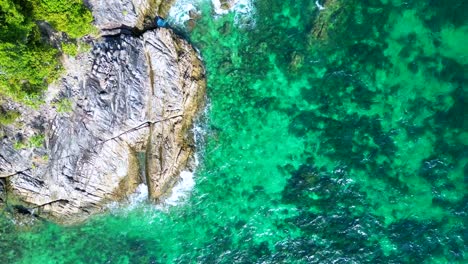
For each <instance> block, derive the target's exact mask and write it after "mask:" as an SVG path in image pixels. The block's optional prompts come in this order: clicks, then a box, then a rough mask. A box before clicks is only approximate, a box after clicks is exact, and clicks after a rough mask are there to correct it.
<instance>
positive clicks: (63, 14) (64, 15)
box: [30, 0, 93, 38]
mask: <svg viewBox="0 0 468 264" xmlns="http://www.w3.org/2000/svg"><path fill="white" fill-rule="evenodd" d="M30 1H31V0H30ZM31 2H33V3H34V16H35V18H36V19H38V20H45V21H48V22H49V23H50V24H51V25H52V26H53V27H54V28H55V29H57V30H58V31H63V32H66V33H67V34H68V35H69V36H70V37H72V38H79V37H82V36H84V35H86V34H89V33H90V32H92V31H93V27H92V25H91V22H92V21H93V16H92V15H91V12H90V11H89V10H88V9H87V8H86V7H85V6H84V5H83V1H82V0H32V1H31Z"/></svg>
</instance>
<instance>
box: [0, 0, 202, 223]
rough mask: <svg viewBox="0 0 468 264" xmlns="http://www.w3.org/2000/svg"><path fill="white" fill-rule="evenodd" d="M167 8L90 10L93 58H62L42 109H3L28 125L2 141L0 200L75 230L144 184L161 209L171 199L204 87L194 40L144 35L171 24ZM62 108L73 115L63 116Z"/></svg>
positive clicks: (6, 131) (118, 5)
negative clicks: (162, 22) (160, 22)
mask: <svg viewBox="0 0 468 264" xmlns="http://www.w3.org/2000/svg"><path fill="white" fill-rule="evenodd" d="M134 2H141V3H134ZM161 2H162V1H123V2H122V1H105V2H98V1H90V2H89V4H90V6H91V8H92V11H93V15H94V16H95V23H96V26H97V27H98V28H99V29H100V30H101V32H103V34H102V35H103V36H102V37H101V38H100V39H90V40H89V42H90V43H92V45H93V48H92V50H91V51H90V52H88V53H84V54H81V55H79V56H78V57H77V58H64V66H65V69H66V72H65V74H64V76H63V78H62V79H61V80H60V81H58V82H57V83H56V84H54V85H52V86H51V87H49V90H48V91H47V94H46V96H45V97H46V102H47V103H46V104H44V105H43V106H41V107H40V108H39V109H31V108H29V107H26V106H23V105H20V104H16V103H14V102H8V103H7V104H6V106H4V107H8V110H10V111H11V110H14V111H17V112H19V113H21V117H20V118H19V119H18V120H17V122H16V123H14V124H12V125H9V126H6V127H4V128H2V132H1V133H2V140H1V141H0V181H1V183H0V200H1V201H3V202H4V203H5V202H6V203H8V204H9V205H10V206H11V205H21V206H22V207H24V208H25V209H26V211H28V212H31V213H32V212H34V213H35V214H37V215H39V216H41V217H45V218H48V219H52V220H54V221H56V222H59V223H74V222H77V221H81V220H84V219H86V218H87V217H88V216H90V215H92V214H95V213H97V212H100V211H102V210H103V209H104V208H105V205H106V204H107V203H109V202H111V201H121V200H124V199H126V197H128V196H129V195H130V194H131V193H133V192H134V191H135V189H136V188H137V186H138V185H139V184H141V183H145V184H146V185H147V186H148V193H149V197H150V199H151V200H153V201H156V202H157V201H158V200H159V199H160V197H162V196H164V195H165V194H167V193H168V192H169V191H170V189H171V187H172V186H173V185H174V184H175V182H177V180H178V175H179V173H180V171H181V170H183V169H185V168H187V166H190V165H189V163H190V159H191V158H192V157H193V153H194V144H193V135H191V127H192V125H193V120H194V118H195V117H196V115H197V113H198V112H199V110H200V109H201V108H202V107H203V104H204V98H205V86H206V83H205V73H204V68H203V65H202V62H201V59H200V57H199V55H198V53H197V52H196V51H195V50H194V49H193V48H192V47H191V46H190V44H189V43H188V42H187V41H185V40H183V39H182V38H180V37H179V36H178V35H176V34H175V33H174V32H173V31H172V30H171V29H167V28H154V27H151V28H150V29H148V27H146V26H145V22H144V21H146V20H149V21H151V18H154V16H155V15H164V14H161V13H159V10H160V9H161V8H162V9H164V10H166V11H165V12H167V6H163V5H162V4H161ZM166 2H167V1H166ZM158 3H159V4H158ZM136 5H137V6H138V8H135V6H136ZM155 6H158V9H157V10H152V11H151V12H149V11H148V10H146V11H145V9H144V8H154V7H155ZM117 13H118V14H122V15H123V16H124V18H119V17H118V16H116V15H115V14H117ZM113 14H114V15H113ZM148 14H149V15H148ZM117 28H130V29H136V30H138V31H139V32H141V34H132V33H131V32H132V31H131V30H130V31H126V32H125V33H123V32H117V33H115V30H113V29H117ZM109 30H111V31H112V30H113V31H112V32H113V34H110V35H109V34H105V32H109ZM129 32H130V33H129ZM64 102H65V103H66V105H69V107H68V108H69V109H65V110H64V109H61V107H58V106H59V105H60V104H63V103H64ZM62 108H63V107H62ZM32 139H34V141H33V140H32ZM19 143H21V144H19Z"/></svg>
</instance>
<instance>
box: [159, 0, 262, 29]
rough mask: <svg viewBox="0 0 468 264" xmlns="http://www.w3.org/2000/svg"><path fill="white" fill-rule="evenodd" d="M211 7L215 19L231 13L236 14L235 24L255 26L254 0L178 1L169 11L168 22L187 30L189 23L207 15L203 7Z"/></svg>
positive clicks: (244, 26) (245, 26)
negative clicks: (195, 18)
mask: <svg viewBox="0 0 468 264" xmlns="http://www.w3.org/2000/svg"><path fill="white" fill-rule="evenodd" d="M206 5H210V8H209V9H208V10H210V12H211V15H212V17H213V18H215V19H216V18H219V17H221V16H224V15H227V14H229V13H233V14H234V24H235V25H236V26H239V27H243V28H247V27H253V26H255V19H254V15H255V13H256V12H255V6H254V0H227V1H223V2H222V1H221V0H177V1H176V2H175V3H174V4H173V5H172V7H171V9H170V10H169V16H168V21H169V23H170V24H172V25H173V26H175V27H179V28H182V29H185V28H186V27H187V26H186V25H187V22H188V21H189V20H191V19H193V18H194V17H199V16H202V15H206V14H204V13H203V11H202V10H207V9H204V8H203V7H204V6H206Z"/></svg>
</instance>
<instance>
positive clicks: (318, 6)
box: [315, 0, 325, 10]
mask: <svg viewBox="0 0 468 264" xmlns="http://www.w3.org/2000/svg"><path fill="white" fill-rule="evenodd" d="M315 5H316V6H317V8H318V9H319V10H325V7H324V6H323V5H321V4H320V3H319V1H318V0H317V1H315Z"/></svg>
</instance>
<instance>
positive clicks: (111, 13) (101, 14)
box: [88, 0, 173, 29]
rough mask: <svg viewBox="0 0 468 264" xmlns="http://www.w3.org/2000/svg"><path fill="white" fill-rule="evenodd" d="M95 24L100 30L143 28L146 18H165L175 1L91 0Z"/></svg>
mask: <svg viewBox="0 0 468 264" xmlns="http://www.w3.org/2000/svg"><path fill="white" fill-rule="evenodd" d="M88 2H89V5H90V7H91V9H92V10H93V14H94V18H95V24H96V26H97V27H98V28H100V29H109V28H117V27H120V26H122V25H125V26H128V27H131V28H139V29H142V28H143V24H144V20H145V19H146V18H154V17H155V16H156V15H159V16H162V17H165V16H166V15H167V12H168V11H169V8H170V6H171V4H172V2H173V0H105V1H104V0H89V1H88Z"/></svg>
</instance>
